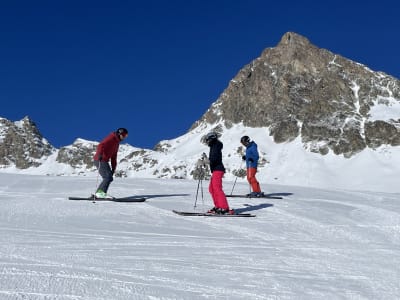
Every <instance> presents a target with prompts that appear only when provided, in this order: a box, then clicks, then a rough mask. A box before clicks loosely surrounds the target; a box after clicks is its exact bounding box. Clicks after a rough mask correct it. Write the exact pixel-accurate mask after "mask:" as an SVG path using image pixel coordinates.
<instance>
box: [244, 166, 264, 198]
mask: <svg viewBox="0 0 400 300" xmlns="http://www.w3.org/2000/svg"><path fill="white" fill-rule="evenodd" d="M256 173H257V168H247V181H248V182H249V184H250V186H251V189H252V190H253V192H256V193H260V192H261V189H260V184H259V183H258V181H257V178H256Z"/></svg>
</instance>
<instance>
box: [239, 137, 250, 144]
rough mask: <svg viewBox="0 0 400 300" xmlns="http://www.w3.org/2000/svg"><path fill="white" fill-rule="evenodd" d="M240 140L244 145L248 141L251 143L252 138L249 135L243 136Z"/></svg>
mask: <svg viewBox="0 0 400 300" xmlns="http://www.w3.org/2000/svg"><path fill="white" fill-rule="evenodd" d="M240 142H241V143H242V144H243V145H247V144H248V143H250V138H249V137H248V136H247V135H244V136H242V138H241V139H240Z"/></svg>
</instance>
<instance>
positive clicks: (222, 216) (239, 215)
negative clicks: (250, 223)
mask: <svg viewBox="0 0 400 300" xmlns="http://www.w3.org/2000/svg"><path fill="white" fill-rule="evenodd" d="M173 212H174V213H176V214H178V215H180V216H191V217H197V216H198V217H220V218H224V217H225V218H229V217H255V216H256V215H253V214H247V213H239V214H233V215H229V214H223V215H222V214H210V213H201V212H189V211H178V210H173Z"/></svg>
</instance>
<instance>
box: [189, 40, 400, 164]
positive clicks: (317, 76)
mask: <svg viewBox="0 0 400 300" xmlns="http://www.w3.org/2000/svg"><path fill="white" fill-rule="evenodd" d="M399 101H400V82H399V80H397V79H395V78H394V77H391V76H389V75H386V74H384V73H382V72H373V71H371V70H370V69H368V68H367V67H365V66H363V65H361V64H358V63H356V62H353V61H351V60H349V59H346V58H344V57H342V56H340V55H337V54H334V53H332V52H330V51H328V50H325V49H321V48H318V47H316V46H314V45H312V44H311V43H310V42H309V40H308V39H306V38H305V37H303V36H301V35H299V34H296V33H293V32H288V33H286V34H285V35H284V36H283V37H282V39H281V41H280V43H279V44H278V45H277V46H276V47H275V48H267V49H266V50H264V52H263V53H262V54H261V56H260V57H259V58H257V59H255V60H254V61H252V62H251V63H250V64H248V65H247V66H245V67H244V68H243V69H242V70H240V71H239V73H238V74H237V75H236V77H235V78H234V79H232V80H231V81H230V83H229V86H228V87H227V88H226V89H225V91H224V92H223V93H222V94H221V96H220V97H219V99H218V100H217V101H216V102H215V103H214V104H213V105H212V106H211V108H210V109H209V110H208V111H207V112H206V113H205V114H204V116H203V117H202V118H201V119H200V120H199V121H197V122H196V123H195V124H194V125H193V126H192V128H196V127H197V126H198V125H199V124H201V123H202V122H207V123H211V124H212V123H217V122H218V121H221V120H223V121H224V122H225V124H226V125H227V126H230V125H231V124H238V123H240V122H243V124H244V125H246V126H249V127H268V128H269V129H270V134H271V135H272V136H273V138H274V141H275V142H276V143H282V142H289V141H292V140H294V139H295V138H296V137H298V136H300V137H301V139H302V141H303V142H304V144H305V146H306V147H309V149H310V150H311V151H315V152H320V153H321V154H326V153H327V152H329V150H332V151H333V152H334V153H335V154H343V155H345V157H350V156H352V155H354V154H356V153H358V152H360V151H362V150H363V149H364V148H365V147H371V148H375V147H378V146H380V145H382V144H388V145H392V146H399V145H400V116H398V117H397V118H394V119H389V120H374V119H373V118H371V108H373V107H374V106H377V105H387V107H388V108H389V106H390V105H391V104H392V103H393V102H394V103H396V102H397V104H399Z"/></svg>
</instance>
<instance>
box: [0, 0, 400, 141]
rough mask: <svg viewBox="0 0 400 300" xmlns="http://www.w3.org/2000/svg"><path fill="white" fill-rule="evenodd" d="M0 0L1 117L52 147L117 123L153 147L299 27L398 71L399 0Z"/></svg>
mask: <svg viewBox="0 0 400 300" xmlns="http://www.w3.org/2000/svg"><path fill="white" fill-rule="evenodd" d="M351 2H352V1H342V0H337V1H319V2H318V3H316V2H315V0H313V1H265V0H264V1H254V0H246V1H233V0H229V1H225V0H224V1H218V0H203V1H191V0H182V1H173V0H170V1H152V0H146V1H118V0H114V1H85V0H79V1H76V0H56V1H54V0H50V1H40V0H39V1H18V0H15V1H1V2H0V102H1V110H0V116H1V117H4V118H7V119H9V120H12V121H16V120H20V119H21V118H23V117H24V116H27V115H28V116H30V117H31V118H32V119H33V120H34V121H35V122H36V124H37V125H38V127H39V130H40V131H41V133H42V134H43V135H44V137H45V138H47V139H48V140H49V141H50V143H52V144H53V145H54V146H55V147H57V148H59V147H61V146H66V145H69V144H72V142H73V141H74V140H75V139H76V138H78V137H80V138H84V139H88V140H93V141H96V140H101V139H102V138H103V137H104V136H105V135H107V134H108V133H109V132H111V131H113V130H115V129H116V128H118V127H126V128H128V130H129V132H130V134H129V137H128V139H127V142H128V143H129V144H131V145H133V146H137V147H143V148H153V146H154V145H155V144H156V143H157V142H159V141H160V140H163V139H171V138H175V137H178V136H180V135H182V134H184V133H185V132H186V131H187V130H188V129H189V128H190V126H191V125H192V124H193V123H194V122H195V121H196V120H198V119H199V118H200V117H201V116H202V115H203V113H204V112H205V111H206V110H207V109H208V107H209V106H210V105H211V104H212V103H213V102H214V101H215V100H216V99H217V98H218V97H219V95H220V94H221V93H222V92H223V90H224V89H225V88H226V87H227V85H228V83H229V81H230V80H231V79H232V78H233V77H234V76H235V75H236V74H237V72H238V71H239V70H240V69H241V68H242V67H243V66H244V65H246V64H248V63H249V62H251V61H252V60H253V59H255V58H257V57H258V56H259V55H260V54H261V52H262V51H263V50H264V49H265V48H267V47H274V46H276V44H277V43H278V42H279V40H280V38H281V36H282V35H283V34H284V33H285V32H288V31H293V32H296V33H299V34H301V35H303V36H305V37H307V38H308V39H309V40H310V41H311V42H312V43H313V44H315V45H316V46H318V47H321V48H325V49H328V50H330V51H332V52H334V53H337V54H340V55H342V56H344V57H347V58H349V59H352V60H354V61H356V62H360V63H362V64H365V65H367V66H368V67H370V68H371V69H373V70H375V71H384V72H386V73H388V74H390V75H392V76H395V77H397V78H400V69H399V68H400V64H399V56H400V54H399V48H400V47H399V46H400V32H399V30H400V18H399V15H398V12H399V7H398V4H397V3H398V1H394V0H393V1H387V0H381V1H374V3H375V4H373V3H370V2H371V1H367V2H359V1H353V2H354V3H351Z"/></svg>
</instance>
